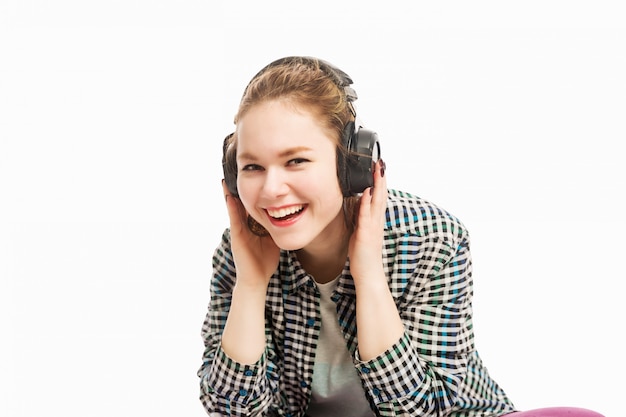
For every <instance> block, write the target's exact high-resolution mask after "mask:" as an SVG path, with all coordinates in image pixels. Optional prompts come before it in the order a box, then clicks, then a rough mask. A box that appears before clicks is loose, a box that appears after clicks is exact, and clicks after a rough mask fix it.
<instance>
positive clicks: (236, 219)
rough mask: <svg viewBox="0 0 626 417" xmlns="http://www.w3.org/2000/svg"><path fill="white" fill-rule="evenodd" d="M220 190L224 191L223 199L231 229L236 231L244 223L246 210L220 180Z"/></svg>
mask: <svg viewBox="0 0 626 417" xmlns="http://www.w3.org/2000/svg"><path fill="white" fill-rule="evenodd" d="M222 191H223V192H224V199H225V200H226V209H227V211H228V218H229V220H230V227H231V229H235V230H237V231H239V230H240V228H242V227H243V225H245V221H246V217H247V216H246V210H245V209H244V208H243V205H242V204H241V201H240V200H239V199H238V198H237V197H235V196H233V195H232V193H231V192H230V191H229V190H228V187H227V186H226V182H225V181H224V180H222Z"/></svg>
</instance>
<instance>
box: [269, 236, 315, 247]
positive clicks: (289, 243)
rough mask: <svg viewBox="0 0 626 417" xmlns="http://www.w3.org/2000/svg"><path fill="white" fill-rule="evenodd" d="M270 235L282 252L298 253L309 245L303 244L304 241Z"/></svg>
mask: <svg viewBox="0 0 626 417" xmlns="http://www.w3.org/2000/svg"><path fill="white" fill-rule="evenodd" d="M270 235H271V236H272V239H273V240H274V243H275V244H276V246H278V247H279V248H280V249H282V250H288V251H297V250H300V249H302V248H304V247H305V246H306V244H307V243H308V242H303V241H302V239H290V238H288V237H285V236H275V235H272V234H271V233H270Z"/></svg>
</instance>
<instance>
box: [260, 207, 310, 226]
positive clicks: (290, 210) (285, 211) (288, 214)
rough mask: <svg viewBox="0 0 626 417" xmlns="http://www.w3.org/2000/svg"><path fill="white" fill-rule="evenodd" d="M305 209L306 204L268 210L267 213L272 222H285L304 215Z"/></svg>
mask: <svg viewBox="0 0 626 417" xmlns="http://www.w3.org/2000/svg"><path fill="white" fill-rule="evenodd" d="M304 208H305V206H304V204H296V205H293V206H289V207H282V208H279V209H267V210H266V211H267V214H268V215H269V216H270V218H271V220H274V221H281V222H283V221H287V220H291V219H293V218H294V217H297V216H298V215H299V214H300V213H302V211H303V210H304Z"/></svg>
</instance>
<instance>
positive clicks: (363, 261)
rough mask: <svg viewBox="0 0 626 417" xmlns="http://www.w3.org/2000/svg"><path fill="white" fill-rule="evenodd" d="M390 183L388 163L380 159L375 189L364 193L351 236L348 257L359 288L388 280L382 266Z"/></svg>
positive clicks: (376, 170) (375, 171) (371, 188)
mask: <svg viewBox="0 0 626 417" xmlns="http://www.w3.org/2000/svg"><path fill="white" fill-rule="evenodd" d="M386 209H387V180H386V179H385V163H384V162H383V161H382V160H379V161H378V162H377V163H376V167H375V170H374V186H373V187H370V188H367V189H366V190H365V191H363V195H362V196H361V200H360V202H359V208H358V216H357V225H356V229H355V231H354V232H353V233H352V236H351V237H350V243H349V247H348V255H349V257H350V272H351V274H352V277H353V278H354V281H355V285H357V286H358V284H359V283H360V282H364V281H365V282H371V281H372V280H379V281H380V280H383V279H384V280H385V281H384V284H385V285H386V284H387V282H386V277H385V274H384V271H383V265H382V246H383V234H384V229H385V211H386Z"/></svg>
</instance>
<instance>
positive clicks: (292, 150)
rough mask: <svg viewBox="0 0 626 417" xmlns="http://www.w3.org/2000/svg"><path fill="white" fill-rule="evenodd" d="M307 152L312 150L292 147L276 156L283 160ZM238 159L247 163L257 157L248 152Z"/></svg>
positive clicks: (304, 147) (240, 155) (305, 147)
mask: <svg viewBox="0 0 626 417" xmlns="http://www.w3.org/2000/svg"><path fill="white" fill-rule="evenodd" d="M307 151H312V149H311V148H309V147H307V146H296V147H293V148H289V149H285V150H284V151H282V152H281V153H279V154H278V156H279V157H280V158H285V157H288V156H291V155H294V154H297V153H299V152H307ZM238 159H244V160H248V161H256V160H257V157H256V156H254V155H253V154H251V153H250V152H244V153H242V154H239V157H238Z"/></svg>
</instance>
